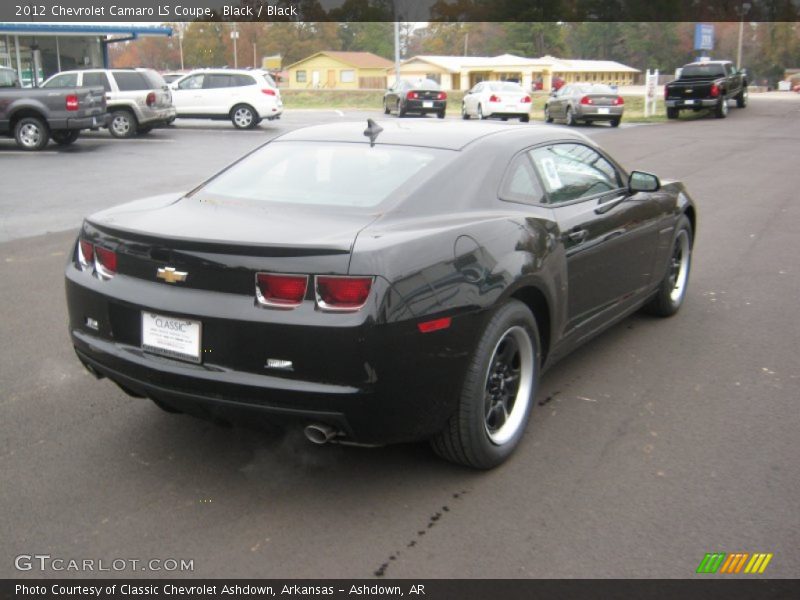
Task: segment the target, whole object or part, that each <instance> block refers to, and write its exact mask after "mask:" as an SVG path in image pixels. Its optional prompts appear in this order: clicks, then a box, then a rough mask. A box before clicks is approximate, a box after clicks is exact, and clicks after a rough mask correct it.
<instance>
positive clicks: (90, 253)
mask: <svg viewBox="0 0 800 600" xmlns="http://www.w3.org/2000/svg"><path fill="white" fill-rule="evenodd" d="M78 263H80V265H81V269H82V270H83V271H86V270H88V269H91V268H92V267H93V266H94V246H92V244H91V242H87V241H86V240H80V241H79V242H78Z"/></svg>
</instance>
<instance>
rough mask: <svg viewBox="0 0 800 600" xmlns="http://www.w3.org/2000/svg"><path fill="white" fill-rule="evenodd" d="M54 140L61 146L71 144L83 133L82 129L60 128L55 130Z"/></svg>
mask: <svg viewBox="0 0 800 600" xmlns="http://www.w3.org/2000/svg"><path fill="white" fill-rule="evenodd" d="M52 135H53V141H54V142H55V143H56V144H58V145H59V146H69V145H70V144H71V143H72V142H74V141H75V140H77V139H78V137H79V136H80V135H81V130H80V129H59V130H58V131H54V132H53V134H52Z"/></svg>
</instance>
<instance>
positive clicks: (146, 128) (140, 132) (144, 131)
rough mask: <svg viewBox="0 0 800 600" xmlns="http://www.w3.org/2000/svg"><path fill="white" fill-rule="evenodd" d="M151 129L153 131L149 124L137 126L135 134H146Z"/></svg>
mask: <svg viewBox="0 0 800 600" xmlns="http://www.w3.org/2000/svg"><path fill="white" fill-rule="evenodd" d="M151 131H153V128H152V127H150V126H147V127H139V128H138V129H137V130H136V134H137V135H147V134H148V133H150V132H151Z"/></svg>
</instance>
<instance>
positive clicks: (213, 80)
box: [203, 73, 231, 90]
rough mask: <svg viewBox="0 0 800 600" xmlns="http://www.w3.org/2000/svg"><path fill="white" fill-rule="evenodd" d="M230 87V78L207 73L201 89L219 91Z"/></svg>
mask: <svg viewBox="0 0 800 600" xmlns="http://www.w3.org/2000/svg"><path fill="white" fill-rule="evenodd" d="M226 87H231V76H230V75H223V74H220V73H209V74H208V75H206V78H205V80H204V81H203V89H204V90H210V89H219V88H226Z"/></svg>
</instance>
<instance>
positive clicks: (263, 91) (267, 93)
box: [261, 88, 275, 96]
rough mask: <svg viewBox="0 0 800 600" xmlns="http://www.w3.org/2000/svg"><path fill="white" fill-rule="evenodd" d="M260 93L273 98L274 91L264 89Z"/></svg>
mask: <svg viewBox="0 0 800 600" xmlns="http://www.w3.org/2000/svg"><path fill="white" fill-rule="evenodd" d="M261 93H262V94H266V95H267V96H274V95H275V90H273V89H272V88H264V89H263V90H261Z"/></svg>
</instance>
